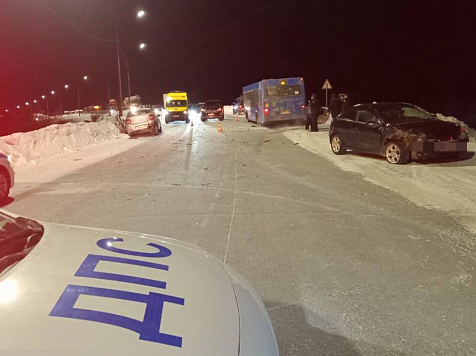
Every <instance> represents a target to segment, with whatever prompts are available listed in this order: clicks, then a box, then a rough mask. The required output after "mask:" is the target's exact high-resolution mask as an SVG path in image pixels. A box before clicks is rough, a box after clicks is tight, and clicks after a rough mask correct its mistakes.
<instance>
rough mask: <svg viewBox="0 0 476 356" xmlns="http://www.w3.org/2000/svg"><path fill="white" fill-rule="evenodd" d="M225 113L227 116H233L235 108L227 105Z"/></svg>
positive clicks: (224, 109)
mask: <svg viewBox="0 0 476 356" xmlns="http://www.w3.org/2000/svg"><path fill="white" fill-rule="evenodd" d="M223 111H224V112H225V115H233V106H232V105H225V106H224V107H223Z"/></svg>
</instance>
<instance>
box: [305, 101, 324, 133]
mask: <svg viewBox="0 0 476 356" xmlns="http://www.w3.org/2000/svg"><path fill="white" fill-rule="evenodd" d="M309 107H310V109H311V132H318V131H319V127H318V125H317V118H318V116H319V115H322V114H323V113H324V110H323V109H322V107H321V105H319V100H318V99H317V95H316V94H312V96H311V102H310V103H309Z"/></svg>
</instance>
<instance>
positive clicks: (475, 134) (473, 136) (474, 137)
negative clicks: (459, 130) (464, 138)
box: [436, 114, 476, 142]
mask: <svg viewBox="0 0 476 356" xmlns="http://www.w3.org/2000/svg"><path fill="white" fill-rule="evenodd" d="M436 116H437V117H438V119H440V120H444V121H450V122H455V123H457V124H460V126H462V127H464V129H465V130H466V133H467V134H468V136H469V140H470V141H471V142H476V130H475V129H472V128H471V127H469V126H468V125H466V124H465V123H464V122H463V121H460V120H458V119H457V118H455V117H453V116H444V115H442V114H436Z"/></svg>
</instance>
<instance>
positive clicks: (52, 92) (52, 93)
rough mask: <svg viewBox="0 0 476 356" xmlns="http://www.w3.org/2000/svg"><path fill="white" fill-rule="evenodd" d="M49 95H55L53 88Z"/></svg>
mask: <svg viewBox="0 0 476 356" xmlns="http://www.w3.org/2000/svg"><path fill="white" fill-rule="evenodd" d="M51 95H52V96H53V95H55V91H54V90H52V91H51ZM55 116H56V115H55Z"/></svg>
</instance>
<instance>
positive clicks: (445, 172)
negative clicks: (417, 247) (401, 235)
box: [283, 128, 476, 235]
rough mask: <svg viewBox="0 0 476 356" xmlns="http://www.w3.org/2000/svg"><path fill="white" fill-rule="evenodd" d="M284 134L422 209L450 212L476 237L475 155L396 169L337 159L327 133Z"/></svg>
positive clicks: (361, 159) (355, 158)
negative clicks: (469, 157) (460, 159)
mask: <svg viewBox="0 0 476 356" xmlns="http://www.w3.org/2000/svg"><path fill="white" fill-rule="evenodd" d="M283 134H284V136H285V137H287V138H288V139H290V140H291V141H293V142H294V143H299V145H300V146H301V147H303V148H304V149H306V150H308V151H310V152H312V153H314V154H316V155H319V156H321V157H323V158H325V159H327V160H329V161H330V162H332V163H333V164H334V165H336V166H337V167H339V168H341V169H342V170H344V171H348V172H354V173H357V174H360V175H361V176H362V177H363V178H364V179H365V180H367V181H369V182H371V183H374V184H377V185H379V186H382V187H385V188H387V189H390V190H392V191H394V192H396V193H398V194H400V195H402V196H403V197H405V198H406V199H408V200H410V201H411V202H413V203H415V204H417V205H419V206H422V207H427V208H433V209H439V210H442V211H445V212H447V213H449V214H450V215H451V216H453V217H454V218H455V219H457V220H458V221H460V222H461V223H463V224H464V225H465V226H467V227H468V228H469V229H470V230H471V231H472V233H473V234H475V235H476V194H474V192H475V191H476V179H475V177H476V156H474V157H472V158H471V159H470V160H467V161H459V162H447V163H444V162H441V163H440V162H439V163H427V164H425V163H415V162H414V163H411V164H408V165H398V166H397V165H390V164H388V163H387V162H386V161H385V160H384V159H378V158H376V157H368V156H364V155H358V154H353V153H347V154H345V155H343V156H336V155H334V154H333V153H332V151H331V149H330V145H329V136H328V132H327V131H324V132H319V133H311V132H308V131H305V130H303V129H302V128H300V129H294V130H290V131H286V132H284V133H283ZM473 140H474V138H473ZM468 150H469V151H473V152H475V151H476V143H475V142H470V143H469V144H468Z"/></svg>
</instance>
